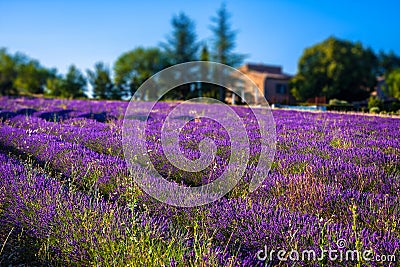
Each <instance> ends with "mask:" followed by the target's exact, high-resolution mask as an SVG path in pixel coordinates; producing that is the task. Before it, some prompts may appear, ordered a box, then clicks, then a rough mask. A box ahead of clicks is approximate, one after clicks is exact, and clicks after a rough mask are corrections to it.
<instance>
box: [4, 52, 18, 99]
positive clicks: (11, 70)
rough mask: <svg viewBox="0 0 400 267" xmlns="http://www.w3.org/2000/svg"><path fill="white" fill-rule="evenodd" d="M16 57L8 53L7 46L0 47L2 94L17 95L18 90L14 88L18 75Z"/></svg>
mask: <svg viewBox="0 0 400 267" xmlns="http://www.w3.org/2000/svg"><path fill="white" fill-rule="evenodd" d="M17 65H18V62H16V58H15V57H13V56H12V55H10V54H8V53H7V50H6V49H5V48H2V49H0V95H15V94H17V93H18V91H17V90H16V89H15V88H14V80H15V79H16V77H17Z"/></svg>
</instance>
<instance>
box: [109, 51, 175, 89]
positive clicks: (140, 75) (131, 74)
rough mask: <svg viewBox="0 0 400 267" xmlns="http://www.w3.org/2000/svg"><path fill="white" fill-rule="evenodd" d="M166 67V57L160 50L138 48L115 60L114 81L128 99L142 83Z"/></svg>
mask: <svg viewBox="0 0 400 267" xmlns="http://www.w3.org/2000/svg"><path fill="white" fill-rule="evenodd" d="M167 66H168V62H167V57H166V55H165V54H164V53H163V52H162V51H161V50H160V49H158V48H143V47H138V48H136V49H134V50H132V51H129V52H126V53H124V54H122V55H121V56H120V57H119V58H118V59H117V61H116V62H115V64H114V81H115V84H116V85H117V86H118V88H119V89H120V90H121V91H122V92H123V93H124V96H125V97H129V96H132V95H133V94H134V93H135V92H136V90H137V89H138V88H139V87H140V85H142V83H143V82H144V81H146V80H147V79H148V78H150V77H151V76H152V75H153V74H155V73H156V72H158V71H160V70H162V69H164V68H165V67H167ZM142 97H144V96H142Z"/></svg>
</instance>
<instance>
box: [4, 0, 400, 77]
mask: <svg viewBox="0 0 400 267" xmlns="http://www.w3.org/2000/svg"><path fill="white" fill-rule="evenodd" d="M221 3H222V1H215V0H202V1H189V0H185V1H182V0H181V1H177V0H164V1H161V0H160V1H149V0H148V1H133V0H131V1H117V0H115V1H101V0H97V1H92V0H89V1H85V0H70V1H57V0H47V1H45V0H35V1H31V0H26V1H21V0H9V1H7V0H0V47H6V48H8V50H9V51H10V52H12V53H14V52H16V51H21V52H24V53H25V54H27V55H28V56H30V57H32V58H35V59H38V60H39V61H40V62H41V63H42V64H43V65H44V66H46V67H56V68H57V69H58V70H59V71H60V72H61V73H65V72H66V69H67V67H68V66H69V65H70V64H72V63H74V64H75V65H76V66H77V67H78V68H80V69H81V70H82V71H85V70H86V69H88V68H92V67H93V65H94V63H95V62H97V61H104V62H105V63H107V64H109V65H110V66H112V64H113V63H114V61H115V60H116V59H117V57H118V56H119V55H121V54H122V53H123V52H126V51H129V50H131V49H133V48H135V47H137V46H145V47H146V46H157V45H158V44H159V43H160V42H161V41H164V40H165V37H166V35H168V33H169V32H170V31H171V24H170V21H171V18H172V16H173V15H174V14H177V13H179V12H180V11H183V12H185V13H186V14H187V15H188V16H189V17H191V18H192V19H193V20H194V21H195V23H196V31H197V34H198V37H199V39H204V40H208V41H209V39H210V37H211V32H210V30H209V25H210V18H211V17H212V16H214V15H215V13H216V10H217V9H218V8H219V7H220V5H221ZM225 3H226V6H227V9H228V11H229V12H230V13H231V15H232V17H231V23H232V27H233V28H234V29H237V30H238V34H237V40H236V41H237V49H236V51H237V52H240V53H245V54H248V55H249V57H248V58H247V60H246V61H247V62H255V63H268V64H274V65H282V66H283V69H284V71H285V72H287V73H290V74H294V73H295V72H296V69H297V61H298V59H299V57H300V55H301V54H302V51H303V49H304V48H306V47H308V46H311V45H313V44H315V43H317V42H320V41H322V40H324V39H325V38H327V37H329V36H330V35H334V36H336V37H338V38H344V39H349V40H352V41H361V42H362V43H363V44H364V45H365V46H369V47H371V48H372V49H373V50H374V51H379V50H384V51H385V52H388V51H390V50H393V51H394V52H395V53H396V54H398V55H400V20H399V13H398V12H399V10H400V4H399V3H400V2H398V1H385V0H381V1H357V0H346V1H343V0H336V1H318V0H314V1H311V0H302V1H288V0H277V1H267V0H266V1H262V0H260V1H255V0H254V1H249V0H248V1H225Z"/></svg>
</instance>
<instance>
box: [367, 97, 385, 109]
mask: <svg viewBox="0 0 400 267" xmlns="http://www.w3.org/2000/svg"><path fill="white" fill-rule="evenodd" d="M382 106H383V101H382V100H380V99H379V98H378V97H376V96H371V97H370V98H369V99H368V109H369V111H370V112H371V109H372V108H378V109H379V110H381V109H382Z"/></svg>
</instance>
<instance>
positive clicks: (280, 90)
mask: <svg viewBox="0 0 400 267" xmlns="http://www.w3.org/2000/svg"><path fill="white" fill-rule="evenodd" d="M275 88H276V93H277V94H281V95H284V94H287V85H286V84H283V83H278V84H276V87H275Z"/></svg>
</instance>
